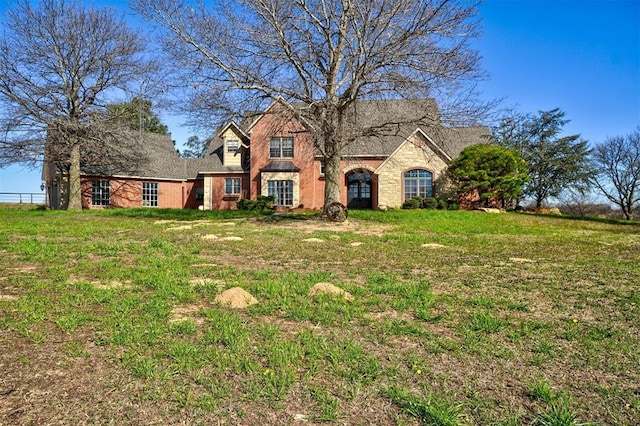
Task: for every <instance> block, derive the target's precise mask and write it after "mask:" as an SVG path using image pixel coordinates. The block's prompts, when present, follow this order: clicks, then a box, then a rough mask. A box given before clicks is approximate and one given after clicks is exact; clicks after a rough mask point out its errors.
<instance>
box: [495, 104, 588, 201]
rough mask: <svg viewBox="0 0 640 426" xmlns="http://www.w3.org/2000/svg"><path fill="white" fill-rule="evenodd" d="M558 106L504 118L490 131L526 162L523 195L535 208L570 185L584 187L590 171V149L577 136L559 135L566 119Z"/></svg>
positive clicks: (498, 141) (503, 144)
mask: <svg viewBox="0 0 640 426" xmlns="http://www.w3.org/2000/svg"><path fill="white" fill-rule="evenodd" d="M564 117H565V113H564V112H563V111H561V110H560V109H559V108H555V109H552V110H550V111H539V112H538V114H537V115H532V116H524V117H520V119H518V118H517V117H516V118H515V119H514V117H509V118H505V119H504V120H503V121H502V122H501V123H500V125H499V126H498V127H497V128H495V129H494V130H493V141H494V143H496V144H497V145H500V146H505V147H508V148H513V149H516V150H518V151H519V152H520V154H521V155H522V158H524V160H525V161H526V163H527V168H528V171H529V176H530V180H529V182H528V183H527V184H526V185H525V187H524V192H523V194H524V195H525V196H528V197H531V198H532V199H533V200H534V201H535V204H536V208H540V207H542V204H543V203H544V201H545V200H547V199H548V198H550V197H557V196H559V195H560V194H561V193H562V192H563V191H564V190H566V189H570V188H578V189H580V188H582V189H583V188H585V187H587V186H588V182H589V179H590V177H591V174H592V168H591V167H590V154H591V150H590V149H589V148H588V146H587V141H585V140H583V139H581V138H580V135H570V136H559V135H560V134H561V133H562V128H563V127H564V126H565V125H566V124H567V123H568V122H569V120H566V119H565V118H564Z"/></svg>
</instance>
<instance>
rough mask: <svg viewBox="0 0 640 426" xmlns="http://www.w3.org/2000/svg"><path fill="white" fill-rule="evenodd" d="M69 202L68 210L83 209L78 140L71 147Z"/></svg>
mask: <svg viewBox="0 0 640 426" xmlns="http://www.w3.org/2000/svg"><path fill="white" fill-rule="evenodd" d="M67 197H68V200H69V203H68V205H67V210H82V192H81V190H80V144H79V143H78V142H77V141H76V142H75V143H74V144H73V146H72V148H71V165H70V167H69V192H68V194H67Z"/></svg>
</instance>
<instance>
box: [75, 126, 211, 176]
mask: <svg viewBox="0 0 640 426" xmlns="http://www.w3.org/2000/svg"><path fill="white" fill-rule="evenodd" d="M123 140H126V141H123ZM103 143H109V142H103ZM110 156H112V157H113V161H104V159H97V160H92V159H91V158H90V157H89V158H88V159H86V160H85V161H83V164H82V165H81V170H82V173H83V174H84V175H93V176H126V177H142V178H155V179H175V180H183V179H193V178H195V177H197V176H198V174H199V173H200V172H201V171H204V170H213V169H215V167H216V160H215V158H213V157H208V158H182V157H180V156H179V155H178V154H177V152H176V148H175V146H174V145H173V141H172V140H171V137H170V136H167V135H159V134H155V133H143V134H140V133H137V132H132V133H130V134H129V135H128V136H123V137H122V138H121V140H120V141H114V142H111V149H110Z"/></svg>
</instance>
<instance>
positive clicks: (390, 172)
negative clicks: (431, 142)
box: [376, 135, 448, 208]
mask: <svg viewBox="0 0 640 426" xmlns="http://www.w3.org/2000/svg"><path fill="white" fill-rule="evenodd" d="M447 167H448V164H447V162H446V161H445V160H444V159H443V158H442V157H441V156H439V155H437V154H436V153H435V152H434V151H433V150H432V149H431V148H430V147H429V146H428V144H427V143H426V142H425V141H424V140H423V138H422V137H421V136H418V135H416V136H413V137H412V138H411V139H410V140H407V141H406V142H405V143H404V144H402V145H401V146H400V147H399V148H398V149H397V150H396V152H395V153H393V154H392V155H391V156H390V157H389V158H388V159H387V160H386V161H385V162H384V163H383V164H382V165H381V166H380V167H378V169H377V170H376V176H377V181H378V205H381V206H385V207H394V208H395V207H400V206H402V203H404V201H405V200H404V190H403V189H404V173H405V172H406V171H408V170H412V169H423V170H427V171H429V172H431V173H432V174H433V180H434V182H436V181H437V180H438V178H439V177H440V176H442V174H443V173H444V172H445V171H446V170H447ZM434 189H435V190H436V191H437V188H435V185H434Z"/></svg>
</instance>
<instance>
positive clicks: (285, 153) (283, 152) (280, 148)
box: [269, 136, 294, 158]
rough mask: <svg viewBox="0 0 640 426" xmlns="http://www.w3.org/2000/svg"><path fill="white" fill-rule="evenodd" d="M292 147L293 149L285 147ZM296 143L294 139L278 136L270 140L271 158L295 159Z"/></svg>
mask: <svg viewBox="0 0 640 426" xmlns="http://www.w3.org/2000/svg"><path fill="white" fill-rule="evenodd" d="M285 143H286V144H287V145H289V144H290V145H291V147H289V146H287V147H285ZM293 155H294V142H293V138H290V137H283V136H277V137H272V138H271V139H270V140H269V158H293Z"/></svg>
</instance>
